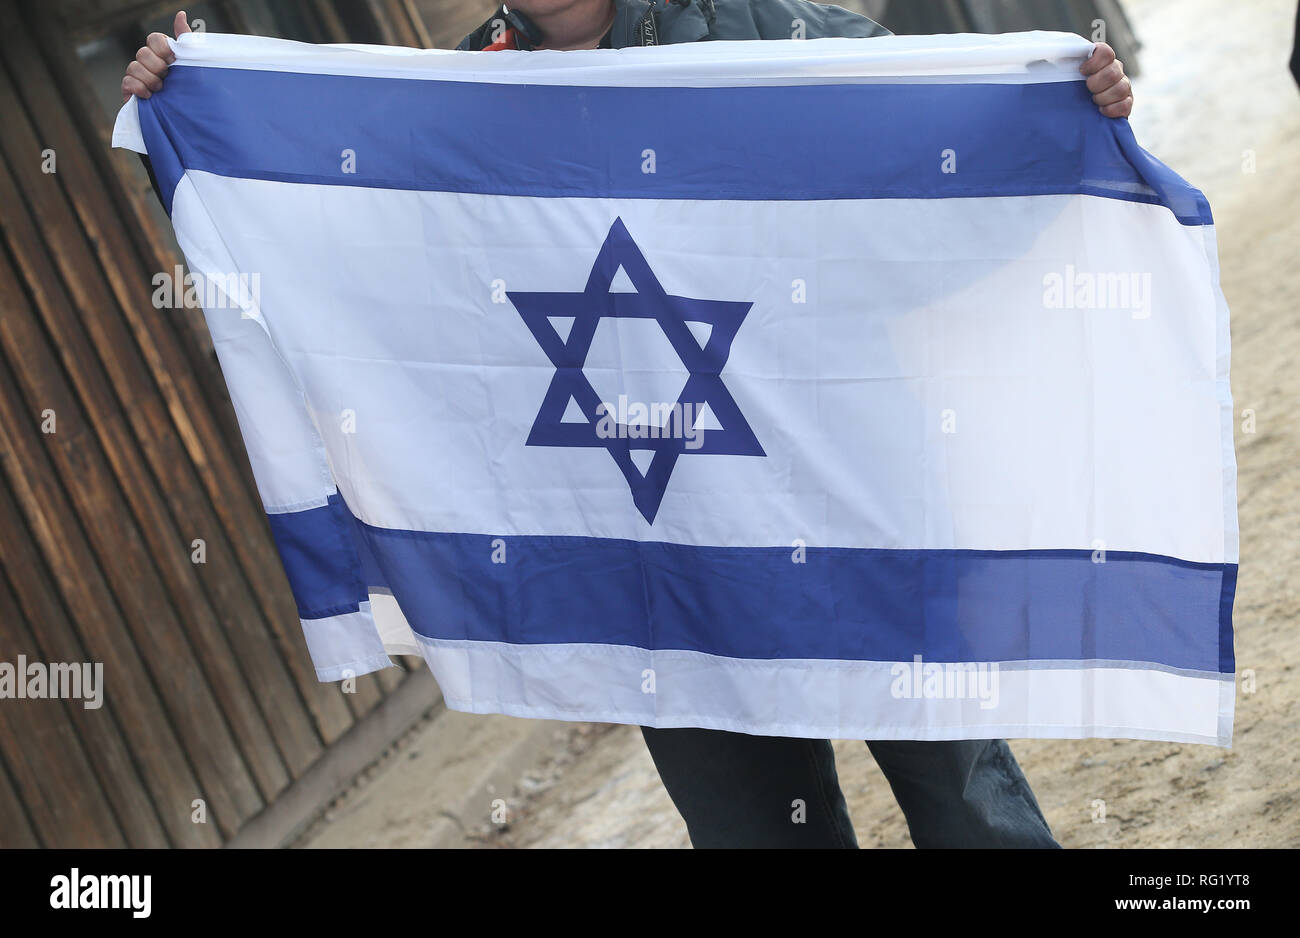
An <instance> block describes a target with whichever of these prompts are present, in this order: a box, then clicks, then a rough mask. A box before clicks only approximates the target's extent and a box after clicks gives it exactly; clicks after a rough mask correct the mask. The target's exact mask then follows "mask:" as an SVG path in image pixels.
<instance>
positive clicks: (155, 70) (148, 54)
mask: <svg viewBox="0 0 1300 938" xmlns="http://www.w3.org/2000/svg"><path fill="white" fill-rule="evenodd" d="M135 60H136V61H137V62H139V63H140V64H141V65H143V66H144V67H145V68H146V69H147V70H148V71H149V72H150V73H151V74H154V75H157V76H158V77H159V78H164V77H166V75H167V63H166V62H164V61H163V60H162V59H161V58H160V57H159V55H158V53H157V52H154V51H153V50H152V49H150V48H149V47H148V46H141V47H140V51H139V52H137V53H136V54H135Z"/></svg>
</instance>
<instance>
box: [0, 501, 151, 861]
mask: <svg viewBox="0 0 1300 938" xmlns="http://www.w3.org/2000/svg"><path fill="white" fill-rule="evenodd" d="M0 566H3V567H4V570H5V572H6V573H7V574H8V576H9V581H10V583H11V584H12V585H13V588H14V593H15V594H16V595H17V599H18V605H19V606H20V607H21V613H22V616H23V618H24V620H25V621H26V622H28V623H37V626H36V627H35V628H33V635H34V638H35V641H36V644H37V646H38V647H39V648H40V650H41V652H42V654H44V655H45V658H46V660H48V661H85V660H88V659H89V658H90V657H91V656H90V655H89V654H87V652H86V649H85V647H84V646H83V645H82V644H81V642H80V640H79V639H78V638H77V635H76V631H75V630H74V629H73V626H72V623H71V622H70V621H69V619H68V615H67V612H66V611H65V610H64V608H63V604H62V603H61V602H60V600H59V596H58V591H57V588H56V587H55V586H54V584H53V583H52V582H51V581H50V572H49V570H48V569H46V567H45V565H44V563H42V561H41V557H40V554H39V553H38V552H37V550H36V547H35V546H34V544H33V539H32V535H31V532H29V531H28V529H27V526H26V525H25V524H24V523H23V519H22V517H21V515H20V514H19V512H18V507H17V506H16V505H15V504H14V501H13V497H12V496H11V495H10V494H9V488H8V486H7V485H6V484H5V482H4V479H3V476H2V475H0ZM106 673H107V671H106ZM71 713H72V722H73V724H74V726H76V728H77V732H78V734H79V736H80V738H81V740H82V743H83V745H84V746H85V749H86V751H87V753H88V755H89V757H90V761H91V764H92V765H93V766H94V768H95V774H96V775H97V776H98V777H99V778H100V779H101V780H102V785H103V788H104V791H105V792H106V793H107V795H108V799H109V802H110V803H111V804H112V805H113V810H114V813H115V814H116V815H117V818H118V823H119V825H120V826H121V828H122V831H123V834H124V835H125V837H126V841H127V845H128V846H131V847H166V846H168V843H169V842H168V839H167V834H166V833H165V832H164V831H163V827H162V823H161V822H160V821H159V818H158V812H157V811H156V810H155V809H154V798H153V797H151V795H150V790H149V788H147V787H146V786H145V784H144V780H143V779H142V778H141V777H140V773H139V772H138V771H137V769H136V765H135V762H134V760H133V759H132V757H131V751H130V749H129V748H128V746H127V743H126V740H125V738H124V737H123V734H122V730H121V720H122V716H121V713H120V708H117V707H115V706H114V700H113V697H112V696H110V697H109V699H108V703H107V704H105V706H104V708H103V709H101V710H98V711H93V712H92V711H89V710H84V709H75V708H74V709H73V710H72V712H71ZM0 830H3V826H2V825H0Z"/></svg>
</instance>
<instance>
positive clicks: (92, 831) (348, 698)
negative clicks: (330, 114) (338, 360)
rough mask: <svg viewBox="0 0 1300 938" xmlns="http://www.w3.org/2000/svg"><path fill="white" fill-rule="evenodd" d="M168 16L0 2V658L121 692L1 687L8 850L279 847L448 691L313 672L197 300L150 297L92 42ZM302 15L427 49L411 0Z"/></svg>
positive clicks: (1, 835)
mask: <svg viewBox="0 0 1300 938" xmlns="http://www.w3.org/2000/svg"><path fill="white" fill-rule="evenodd" d="M170 6H172V4H167V5H166V6H165V7H164V5H161V4H158V3H148V4H141V3H117V4H114V3H109V2H103V0H99V2H94V0H76V2H72V3H64V4H61V5H60V4H56V3H48V2H31V3H27V2H18V0H0V662H10V663H11V664H16V663H17V661H18V657H19V655H25V656H26V658H27V659H28V660H33V661H39V662H55V661H57V662H98V663H102V664H103V670H104V685H105V700H106V702H105V705H104V706H103V707H102V708H101V709H86V708H84V707H83V706H82V703H81V702H80V701H77V700H62V701H49V700H12V699H7V700H0V846H2V847H9V846H46V847H70V846H131V847H159V846H169V845H170V846H185V847H203V846H216V845H220V844H222V843H225V842H228V841H230V840H231V839H232V838H235V837H236V836H237V835H239V834H240V832H241V831H245V832H247V831H248V830H249V829H250V828H252V827H257V825H258V824H259V823H260V825H261V826H260V827H259V828H258V829H259V831H260V834H259V836H258V838H257V840H258V842H261V843H275V842H279V841H281V840H283V838H284V837H285V836H287V835H288V834H290V833H291V832H292V830H294V829H296V827H297V826H300V825H301V823H303V822H304V821H305V820H306V817H305V815H307V814H309V813H310V812H312V811H313V810H314V809H315V808H316V807H317V806H318V805H319V803H320V801H321V800H322V799H324V798H328V797H330V796H331V795H332V794H333V792H334V791H335V790H337V788H338V787H339V785H342V784H344V783H346V781H347V780H348V776H349V773H350V772H352V771H354V770H356V769H359V768H360V767H362V766H364V764H365V763H366V762H367V761H369V760H371V759H373V758H374V757H376V756H377V755H378V754H379V751H380V750H381V749H382V747H383V745H385V744H386V743H387V742H389V741H391V738H392V736H393V735H394V734H395V733H398V732H400V731H401V730H402V729H404V728H405V725H407V724H409V721H410V720H413V719H414V718H416V717H418V716H419V714H420V713H421V712H424V711H427V710H428V708H429V707H430V706H433V705H434V704H435V703H436V689H435V688H434V687H433V686H432V681H431V679H429V678H428V676H427V672H423V671H420V672H418V673H415V674H411V673H409V672H408V670H407V669H406V668H405V667H403V668H394V669H389V670H388V671H385V672H380V673H379V674H377V675H367V676H365V677H363V678H361V679H359V680H358V681H357V682H356V685H357V686H356V688H355V693H343V692H342V690H341V687H340V685H337V684H320V683H318V682H317V680H316V677H315V673H314V671H313V670H312V667H311V664H310V660H309V658H308V655H307V651H306V647H305V644H304V641H303V638H302V633H301V629H300V626H299V623H298V620H297V615H296V612H295V609H294V603H293V599H292V597H291V594H290V591H289V588H288V585H287V583H286V581H285V579H284V574H283V571H282V569H281V567H280V563H279V559H278V557H277V555H276V553H275V551H274V548H273V546H272V543H271V539H270V534H269V529H268V526H267V523H266V519H265V516H264V515H263V513H262V511H261V508H260V504H259V501H258V498H257V494H256V492H255V490H254V487H253V484H252V477H251V472H250V470H249V467H248V464H247V460H246V458H245V456H244V450H243V445H242V442H241V439H240V436H239V433H238V429H237V427H236V424H235V419H234V415H233V412H232V410H231V407H230V404H229V401H228V399H227V397H226V392H225V386H224V383H223V382H222V379H221V375H220V371H219V369H218V367H217V363H216V360H215V358H214V356H213V355H212V352H211V347H210V343H209V342H208V340H207V336H206V329H205V327H204V326H203V323H202V319H201V315H200V313H199V312H198V311H197V310H184V309H180V310H178V309H169V308H164V309H158V308H156V307H155V306H154V305H153V303H152V301H151V296H152V293H153V286H152V283H151V279H152V277H153V276H154V274H155V273H156V272H159V271H170V270H171V269H172V268H173V265H174V264H176V263H179V262H180V258H179V256H178V255H177V254H176V252H175V249H174V246H173V242H172V240H171V237H170V233H169V231H168V229H167V227H166V223H165V217H162V216H160V214H159V210H158V208H157V206H156V205H155V204H154V196H153V194H152V192H151V191H150V190H149V188H148V185H147V180H146V178H145V177H144V175H143V172H142V170H141V169H140V166H139V163H138V160H137V159H136V157H135V156H134V155H133V154H130V153H126V152H125V151H120V150H119V151H113V150H110V149H109V146H108V140H109V133H110V130H111V113H109V112H108V111H107V109H106V108H105V105H104V98H105V89H104V88H103V87H102V80H100V82H99V84H100V87H95V86H94V84H93V83H92V79H91V76H90V75H89V74H88V73H87V71H86V69H85V67H84V63H83V59H82V57H81V56H79V53H78V48H79V44H81V43H85V42H88V41H92V40H94V39H96V38H97V37H98V36H99V35H113V34H120V33H121V32H122V30H126V34H127V35H128V36H132V35H134V32H135V30H136V29H137V26H138V24H139V23H140V22H143V21H145V20H146V19H148V18H149V17H153V16H157V15H161V14H162V13H164V12H167V11H168V9H169V8H170ZM204 6H207V7H214V8H215V7H216V6H217V4H213V3H208V4H205V5H204ZM235 6H236V5H235V4H231V7H232V8H233V7H235ZM300 6H302V7H303V8H304V10H305V12H306V13H307V14H311V15H312V16H314V17H315V18H314V19H312V20H311V22H312V23H313V24H314V26H313V28H316V29H319V30H320V31H321V33H322V36H323V37H324V38H322V39H321V40H320V41H343V40H349V39H358V40H359V41H376V39H377V40H378V41H391V42H397V43H402V44H408V45H414V44H422V43H425V42H427V35H426V34H425V33H424V32H423V27H422V24H420V23H419V20H418V17H414V16H413V15H411V8H410V7H409V4H408V3H407V2H406V0H391V2H390V0H375V2H368V3H365V4H363V6H364V7H365V9H366V10H369V11H370V13H371V14H372V17H371V20H370V21H369V22H370V25H371V29H370V30H369V32H371V33H372V34H373V35H367V36H362V37H356V36H355V35H354V34H353V32H354V29H355V27H345V25H344V19H345V18H347V19H348V21H349V22H351V23H353V24H355V22H356V16H357V15H358V14H357V11H358V9H359V7H357V6H356V5H354V7H353V8H352V9H350V10H347V11H345V13H346V17H345V16H344V15H343V14H339V13H338V8H337V7H336V6H335V5H334V4H330V3H321V2H310V3H304V4H300ZM244 8H245V9H248V10H253V11H254V12H255V11H256V8H255V5H252V4H250V5H246V6H245V7H244ZM189 9H191V10H193V9H194V7H193V6H191V7H189ZM234 12H235V13H238V12H239V11H238V10H234ZM326 14H331V15H326ZM335 14H336V15H335ZM350 30H351V31H350ZM142 39H143V33H140V40H142ZM138 42H139V40H137V44H138ZM131 51H132V52H133V51H134V50H133V49H132V50H131ZM128 57H129V55H128ZM126 61H127V58H123V59H122V60H121V68H123V69H124V68H125V65H126ZM117 74H118V80H119V81H120V74H121V72H120V70H119V71H118V73H117ZM115 92H116V89H115V88H113V89H108V92H107V93H108V94H109V95H110V96H111V95H112V94H114V93H115ZM119 100H120V99H119ZM51 151H52V152H53V155H54V159H55V164H54V169H55V171H54V172H47V171H46V170H47V169H49V168H50V167H49V165H48V156H49V154H50V152H51ZM51 413H52V414H53V417H54V421H55V423H54V427H53V431H54V432H46V431H47V430H49V429H51V428H50V426H49V424H48V419H47V418H48V416H49V415H50V414H51ZM200 538H201V539H202V540H203V541H204V542H205V544H206V563H202V564H196V563H194V562H192V543H193V542H194V540H195V539H200ZM412 669H414V665H413V664H412ZM394 700H397V701H398V703H396V704H395V703H394V702H393V701H394ZM376 726H379V727H380V728H381V730H382V731H381V732H376ZM349 740H352V741H353V742H352V743H351V744H349V742H348V741H349ZM341 748H342V750H343V753H344V755H343V756H340V753H339V750H340V749H341ZM304 792H305V793H306V794H305V795H304ZM290 794H292V795H293V796H294V797H292V798H286V796H287V795H290ZM196 799H201V800H202V801H203V803H204V805H205V808H206V823H195V821H194V819H193V817H192V816H193V814H194V811H195V808H194V802H195V801H196ZM285 803H292V804H293V805H294V808H293V810H292V811H290V812H288V813H285V812H284V811H281V812H280V813H279V814H278V815H277V813H276V811H275V810H274V809H275V807H276V805H277V804H285ZM267 818H274V819H275V822H274V823H269V822H268V821H267ZM247 839H248V838H247V836H245V840H247Z"/></svg>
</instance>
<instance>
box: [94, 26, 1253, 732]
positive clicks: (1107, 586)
mask: <svg viewBox="0 0 1300 938" xmlns="http://www.w3.org/2000/svg"><path fill="white" fill-rule="evenodd" d="M173 47H174V49H175V51H176V55H177V61H176V65H175V66H174V67H173V68H172V70H171V73H170V74H169V76H168V77H167V81H166V85H165V88H164V90H163V91H162V92H161V93H160V94H158V95H156V96H154V97H152V98H151V99H149V100H146V101H139V102H137V101H135V100H132V101H131V102H130V103H129V104H128V105H127V106H126V107H124V108H123V110H122V112H121V114H120V116H119V118H118V123H117V127H116V131H115V142H116V143H117V145H119V146H125V147H129V148H131V149H134V150H137V151H140V152H147V153H148V155H149V158H150V160H151V162H152V165H153V169H154V171H155V174H156V176H157V179H158V181H159V184H160V187H161V189H162V191H163V194H164V201H165V202H166V204H167V207H168V209H169V211H170V212H171V217H172V221H173V223H174V225H175V229H176V234H177V237H178V239H179V241H180V244H181V247H182V248H183V249H184V252H185V255H186V258H187V259H188V262H189V265H190V269H191V271H192V272H193V277H194V280H195V282H196V284H197V285H198V290H199V291H201V293H200V295H202V296H204V297H205V307H206V316H207V321H208V325H209V328H210V329H211V332H212V337H213V340H214V342H215V345H216V349H217V352H218V354H219V356H220V360H221V364H222V368H223V369H224V372H225V376H226V379H227V381H228V383H229V387H230V394H231V397H232V398H233V401H234V405H235V408H236V410H237V413H238V416H239V421H240V425H241V427H242V430H243V434H244V438H245V441H246V443H247V447H248V455H249V458H250V459H251V461H252V465H253V469H254V472H255V474H256V478H257V483H258V486H259V489H260V492H261V497H262V499H263V502H264V504H265V506H266V511H267V513H268V514H269V516H270V521H271V529H272V531H273V532H274V535H275V539H276V543H277V545H278V547H279V550H280V554H281V557H282V558H283V561H284V567H285V572H286V573H287V575H288V579H289V583H290V585H291V586H292V589H293V594H294V597H295V599H296V600H297V605H298V610H299V615H300V616H301V619H302V624H303V628H304V630H305V632H306V637H307V643H308V645H309V646H310V650H311V654H312V657H313V659H314V662H315V665H316V668H317V671H318V674H319V677H320V679H321V680H326V681H329V680H336V679H339V678H341V677H345V676H347V675H349V674H363V673H366V672H368V671H371V670H374V669H376V668H381V667H385V666H388V665H389V663H390V660H389V655H390V654H393V653H419V654H421V655H423V656H424V658H425V660H426V661H427V662H428V664H429V666H430V668H431V669H432V671H433V674H434V675H435V676H436V678H437V680H438V683H439V685H440V686H441V689H442V692H443V694H444V696H445V698H446V703H447V705H448V706H449V707H452V708H454V709H457V710H465V711H473V712H480V713H483V712H491V713H507V714H514V715H517V716H524V717H541V718H550V719H561V720H593V721H609V722H617V723H633V724H643V725H648V726H658V727H673V726H696V727H711V728H717V729H725V730H734V731H740V732H745V733H753V734H767V735H784V736H799V737H842V738H866V739H959V738H982V737H998V736H1013V737H1083V736H1101V737H1129V738H1141V739H1161V740H1178V741H1187V742H1201V743H1213V744H1219V745H1228V744H1229V743H1230V740H1231V730H1232V709H1233V689H1234V681H1233V670H1234V665H1233V650H1232V632H1231V608H1232V597H1233V589H1234V584H1235V581H1236V569H1237V523H1236V508H1235V504H1236V494H1235V463H1234V456H1233V444H1232V404H1231V400H1230V396H1229V388H1228V310H1227V308H1226V306H1225V303H1224V300H1223V297H1222V295H1221V293H1220V290H1219V282H1218V281H1219V278H1218V269H1217V260H1216V248H1215V235H1214V227H1213V223H1212V220H1211V216H1210V210H1209V206H1208V205H1207V203H1206V201H1205V199H1204V197H1203V196H1202V195H1201V193H1200V192H1198V191H1197V190H1195V189H1194V188H1192V187H1191V186H1189V185H1188V184H1187V183H1186V182H1184V181H1183V180H1182V179H1180V178H1179V177H1178V176H1177V175H1175V174H1174V173H1173V172H1172V171H1170V170H1169V169H1168V168H1166V167H1165V166H1164V165H1162V164H1161V163H1159V162H1158V161H1157V160H1155V159H1154V158H1153V157H1151V156H1150V155H1149V154H1147V153H1146V152H1145V151H1143V150H1142V149H1141V148H1140V147H1139V146H1138V145H1137V143H1136V142H1135V140H1134V138H1133V134H1132V131H1131V130H1130V128H1129V125H1128V123H1127V122H1126V121H1122V120H1109V119H1106V118H1104V117H1102V116H1100V114H1098V112H1097V110H1096V108H1095V107H1094V106H1093V105H1092V103H1091V101H1090V98H1089V94H1088V92H1087V90H1086V88H1085V85H1084V83H1083V81H1082V79H1081V76H1080V74H1079V72H1078V66H1079V64H1080V62H1082V60H1083V59H1084V58H1085V57H1086V56H1087V55H1088V54H1089V52H1090V50H1091V44H1090V43H1088V42H1087V41H1086V40H1084V39H1082V38H1080V37H1078V36H1072V35H1066V34H1057V33H1026V34H1020V35H1009V36H993V37H990V36H932V37H891V38H883V39H845V40H816V41H806V42H800V41H789V42H762V43H759V42H752V43H746V42H734V43H733V42H707V43H697V44H691V45H684V46H673V47H665V48H644V49H643V48H634V49H625V50H619V51H613V50H596V51H590V52H563V53H561V52H531V53H516V52H497V53H468V52H440V51H414V50H405V49H388V48H372V47H359V46H312V45H303V44H297V43H291V42H283V41H277V40H267V39H256V38H247V37H236V36H221V35H201V34H198V33H191V34H189V35H186V36H184V37H182V38H181V39H180V40H178V41H177V42H175V44H174V46H173Z"/></svg>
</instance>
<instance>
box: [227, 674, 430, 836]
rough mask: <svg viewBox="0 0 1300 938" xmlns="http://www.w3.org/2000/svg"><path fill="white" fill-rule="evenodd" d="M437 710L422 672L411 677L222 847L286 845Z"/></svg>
mask: <svg viewBox="0 0 1300 938" xmlns="http://www.w3.org/2000/svg"><path fill="white" fill-rule="evenodd" d="M442 706H443V703H442V694H441V693H440V692H439V691H438V685H437V684H436V683H435V682H434V680H433V677H432V675H430V674H429V672H428V670H427V669H426V670H423V671H420V672H418V673H416V674H412V675H411V676H410V677H409V678H408V679H407V680H405V681H403V682H402V685H401V686H400V687H399V688H398V689H397V690H396V691H395V692H393V693H392V694H389V695H388V696H387V697H385V698H384V700H383V701H382V702H381V703H380V704H379V706H377V707H376V708H375V710H374V711H373V712H372V713H371V714H370V715H369V716H367V717H366V718H365V719H364V720H361V721H360V722H358V723H357V724H356V725H355V726H354V727H353V728H352V729H351V730H349V731H348V732H347V734H346V735H344V737H343V738H342V739H340V740H339V741H338V742H337V743H335V744H334V745H333V746H331V747H330V748H329V749H328V750H327V751H326V753H325V755H324V756H322V757H321V759H320V761H319V762H318V763H317V764H316V765H314V766H312V767H311V769H310V770H308V771H307V773H306V774H305V775H303V776H302V778H299V779H297V780H296V781H295V782H294V783H293V785H291V786H290V787H289V790H288V791H286V792H284V793H283V794H282V795H281V796H280V797H279V798H277V799H276V800H275V801H274V802H273V803H272V804H270V805H267V807H266V809H265V810H264V811H263V812H262V813H261V814H259V815H258V816H257V817H255V818H253V819H252V820H250V821H249V822H248V823H247V824H245V825H244V828H243V830H241V831H240V832H239V833H238V834H237V835H236V836H235V837H233V838H232V839H231V840H230V842H229V843H228V844H227V845H226V846H228V847H236V848H248V847H283V846H287V845H288V844H289V843H290V842H291V841H292V840H293V839H294V837H296V836H297V835H298V834H300V833H301V832H302V831H303V830H304V829H305V828H306V827H307V825H308V824H309V823H311V821H312V819H313V818H315V817H316V815H317V814H319V813H320V810H321V808H322V806H324V805H327V804H328V803H329V802H330V801H332V800H333V799H334V798H335V797H337V796H338V795H339V793H340V792H342V791H343V790H344V789H346V788H347V787H348V786H349V785H351V784H352V782H353V780H354V779H356V777H357V776H358V775H359V774H360V773H361V772H362V771H363V770H364V769H365V768H366V767H367V766H368V765H371V764H372V763H373V762H375V760H377V759H378V758H379V757H380V756H381V755H382V754H383V752H384V750H385V749H387V748H388V747H389V746H390V745H391V744H392V742H393V740H395V739H397V737H399V736H401V735H402V734H403V733H405V732H406V731H407V730H408V729H410V728H411V727H412V726H414V725H415V722H416V721H417V720H419V719H420V718H421V717H423V716H424V715H425V714H427V713H429V712H430V711H432V710H434V709H435V708H440V707H442Z"/></svg>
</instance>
